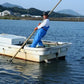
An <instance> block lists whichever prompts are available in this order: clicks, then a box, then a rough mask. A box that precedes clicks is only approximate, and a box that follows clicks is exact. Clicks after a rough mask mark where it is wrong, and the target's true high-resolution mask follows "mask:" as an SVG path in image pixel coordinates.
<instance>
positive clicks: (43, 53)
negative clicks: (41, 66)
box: [0, 41, 71, 62]
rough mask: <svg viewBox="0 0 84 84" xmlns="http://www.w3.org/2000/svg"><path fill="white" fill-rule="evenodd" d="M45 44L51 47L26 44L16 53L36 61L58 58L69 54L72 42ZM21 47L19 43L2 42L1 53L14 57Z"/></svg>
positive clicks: (17, 56) (21, 57)
mask: <svg viewBox="0 0 84 84" xmlns="http://www.w3.org/2000/svg"><path fill="white" fill-rule="evenodd" d="M46 42H47V43H46ZM48 42H49V43H50V44H49V43H48ZM44 44H45V45H47V46H50V47H45V48H31V47H27V46H25V47H24V49H21V51H20V52H19V53H18V54H17V55H16V58H19V59H24V60H29V61H34V62H43V61H45V60H51V59H57V58H59V57H64V56H66V55H67V50H68V48H69V46H70V44H71V43H62V42H50V41H45V42H44ZM56 44H58V45H56ZM20 47H21V46H17V45H8V44H0V54H1V55H6V56H11V57H12V56H14V55H15V53H16V52H17V51H18V49H19V48H20Z"/></svg>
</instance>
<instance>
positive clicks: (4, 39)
mask: <svg viewBox="0 0 84 84" xmlns="http://www.w3.org/2000/svg"><path fill="white" fill-rule="evenodd" d="M25 40H26V37H23V36H16V35H11V34H0V43H3V44H11V45H15V44H22V43H23V42H24V41H25Z"/></svg>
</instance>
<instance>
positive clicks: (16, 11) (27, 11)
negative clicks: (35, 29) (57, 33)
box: [0, 5, 75, 18]
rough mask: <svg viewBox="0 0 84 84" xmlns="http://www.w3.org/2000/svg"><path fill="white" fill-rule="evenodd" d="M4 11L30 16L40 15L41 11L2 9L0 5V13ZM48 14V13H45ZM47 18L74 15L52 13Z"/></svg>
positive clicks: (32, 9)
mask: <svg viewBox="0 0 84 84" xmlns="http://www.w3.org/2000/svg"><path fill="white" fill-rule="evenodd" d="M4 10H9V11H12V12H13V13H17V14H20V15H21V14H30V15H40V16H41V15H42V14H43V11H42V10H39V9H36V8H29V9H24V8H19V7H13V6H12V7H4V6H2V5H0V12H2V11H4ZM47 12H49V11H47ZM49 17H53V18H61V17H75V16H74V15H70V14H61V13H57V12H52V13H51V14H50V15H49Z"/></svg>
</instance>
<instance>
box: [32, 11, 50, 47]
mask: <svg viewBox="0 0 84 84" xmlns="http://www.w3.org/2000/svg"><path fill="white" fill-rule="evenodd" d="M48 29H49V19H48V13H47V12H43V21H42V23H40V24H39V25H38V26H37V27H36V28H35V29H34V31H36V30H37V33H36V35H35V37H34V40H33V43H32V44H31V47H34V48H35V47H36V45H37V44H38V47H44V45H43V43H42V41H41V39H42V38H43V37H44V36H45V35H46V33H47V30H48Z"/></svg>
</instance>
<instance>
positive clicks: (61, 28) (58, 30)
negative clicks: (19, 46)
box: [0, 20, 84, 84]
mask: <svg viewBox="0 0 84 84" xmlns="http://www.w3.org/2000/svg"><path fill="white" fill-rule="evenodd" d="M39 22H40V21H30V20H0V33H7V34H15V35H21V36H26V37H28V36H29V35H30V34H31V32H32V31H33V29H34V28H35V27H36V25H38V23H39ZM50 25H51V27H50V29H49V31H48V33H47V35H46V36H45V37H44V39H45V40H52V41H62V42H71V43H72V45H71V47H70V48H69V51H68V53H67V56H66V59H65V60H63V61H62V60H57V61H54V62H51V63H50V64H46V63H41V64H39V63H34V62H29V61H23V60H19V59H15V60H14V63H13V64H10V63H9V62H8V61H7V60H8V59H10V58H9V57H5V56H0V84H84V22H62V21H61V22H59V21H51V22H50ZM32 38H33V37H32Z"/></svg>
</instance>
